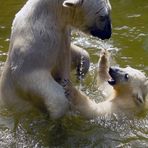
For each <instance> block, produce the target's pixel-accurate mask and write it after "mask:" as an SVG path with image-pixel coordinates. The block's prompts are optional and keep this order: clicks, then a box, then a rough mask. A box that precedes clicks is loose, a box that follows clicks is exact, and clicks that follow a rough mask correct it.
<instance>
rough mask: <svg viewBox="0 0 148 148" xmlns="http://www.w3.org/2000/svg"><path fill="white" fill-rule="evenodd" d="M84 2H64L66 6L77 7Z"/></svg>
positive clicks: (70, 0)
mask: <svg viewBox="0 0 148 148" xmlns="http://www.w3.org/2000/svg"><path fill="white" fill-rule="evenodd" d="M82 3H83V0H65V1H64V2H63V6H64V7H69V8H70V7H76V6H80V5H81V4H82Z"/></svg>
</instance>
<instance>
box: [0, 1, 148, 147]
mask: <svg viewBox="0 0 148 148" xmlns="http://www.w3.org/2000/svg"><path fill="white" fill-rule="evenodd" d="M24 2H25V0H15V1H12V0H7V1H4V0H1V1H0V67H1V69H2V67H3V63H4V61H5V60H6V56H7V51H8V45H9V36H10V28H11V23H12V20H13V17H14V15H15V13H16V12H17V11H18V10H19V9H20V7H21V6H22V5H23V3H24ZM111 3H112V7H113V12H112V18H113V37H112V39H111V40H110V41H109V43H104V42H101V41H100V40H97V39H95V38H92V37H90V36H89V37H88V36H86V35H82V34H79V33H77V32H75V31H74V33H73V37H72V40H73V42H74V43H75V44H77V45H79V46H81V47H83V48H85V49H87V50H88V51H89V53H90V56H91V61H92V63H91V67H90V72H89V74H88V75H87V77H86V79H84V80H83V87H84V88H83V89H84V91H85V93H86V94H88V95H90V96H91V97H93V98H96V97H97V96H98V93H97V91H95V90H93V91H92V83H93V78H94V73H95V71H94V69H95V66H96V63H97V61H98V49H101V48H102V47H104V44H106V45H105V46H106V47H107V48H109V49H110V50H111V52H112V53H113V59H114V61H115V62H114V63H117V64H119V65H120V66H127V65H131V66H132V67H135V68H138V69H141V70H142V71H144V72H145V73H147V74H148V66H147V65H148V60H147V59H148V26H147V24H148V19H147V12H148V3H147V1H146V0H142V1H139V0H118V1H116V0H111ZM73 81H74V83H75V84H76V85H77V86H78V85H79V83H77V81H76V80H75V78H74V77H73ZM147 125H148V116H146V117H144V118H136V119H134V120H132V119H128V118H127V117H123V118H121V119H118V118H117V117H116V116H115V117H114V118H107V119H106V118H103V117H99V118H98V119H96V120H91V121H87V120H84V119H83V118H81V117H79V116H77V115H74V116H66V117H64V118H62V119H60V120H58V121H52V120H50V119H47V117H45V116H44V115H42V114H40V113H39V112H37V111H36V110H34V111H32V112H29V113H28V112H27V113H24V114H21V115H16V114H14V113H13V112H12V111H10V110H6V109H2V108H1V109H0V147H36V148H38V147H87V148H89V147H96V148H98V147H100V148H108V147H111V148H115V147H117V148H124V147H138V148H139V147H141V148H145V147H147V145H148V126H147Z"/></svg>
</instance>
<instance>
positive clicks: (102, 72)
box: [97, 49, 110, 84]
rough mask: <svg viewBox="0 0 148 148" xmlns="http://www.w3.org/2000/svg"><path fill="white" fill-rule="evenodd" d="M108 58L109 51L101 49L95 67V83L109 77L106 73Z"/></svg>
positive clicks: (99, 82) (108, 64)
mask: <svg viewBox="0 0 148 148" xmlns="http://www.w3.org/2000/svg"><path fill="white" fill-rule="evenodd" d="M109 58H110V54H109V52H108V51H107V50H106V49H102V51H101V53H100V59H99V61H98V67H97V84H101V83H103V82H105V81H107V80H108V79H109V78H110V76H109V73H108V71H109V66H110V63H109Z"/></svg>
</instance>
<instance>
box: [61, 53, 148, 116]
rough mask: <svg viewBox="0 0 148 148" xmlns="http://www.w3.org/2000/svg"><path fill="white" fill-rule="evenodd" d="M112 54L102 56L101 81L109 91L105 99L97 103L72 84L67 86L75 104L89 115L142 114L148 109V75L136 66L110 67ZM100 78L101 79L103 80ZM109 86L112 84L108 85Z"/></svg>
mask: <svg viewBox="0 0 148 148" xmlns="http://www.w3.org/2000/svg"><path fill="white" fill-rule="evenodd" d="M108 64H109V54H108V53H107V51H105V52H104V53H103V54H101V56H100V60H99V64H98V65H99V66H98V69H97V71H98V77H99V78H98V80H99V82H100V84H101V85H106V87H103V88H104V89H107V90H102V91H106V92H109V93H110V96H108V98H104V101H102V102H100V103H96V102H95V101H93V100H92V99H90V98H89V97H87V96H86V95H85V94H84V93H83V92H80V91H78V90H77V89H76V88H74V87H73V86H72V85H71V83H69V82H68V84H65V85H64V88H65V90H66V94H67V97H68V98H69V100H71V102H72V107H73V108H74V109H75V110H78V111H79V112H80V114H82V115H83V116H84V117H86V118H89V119H91V118H95V117H98V116H108V115H109V116H110V115H115V114H116V115H117V116H118V115H119V116H120V115H122V114H124V115H127V116H133V115H139V114H140V113H142V112H143V111H146V109H148V78H147V77H146V76H145V74H144V73H143V72H141V71H139V70H137V69H134V68H131V67H126V68H120V67H109V65H108ZM100 80H101V81H100ZM107 85H109V86H107Z"/></svg>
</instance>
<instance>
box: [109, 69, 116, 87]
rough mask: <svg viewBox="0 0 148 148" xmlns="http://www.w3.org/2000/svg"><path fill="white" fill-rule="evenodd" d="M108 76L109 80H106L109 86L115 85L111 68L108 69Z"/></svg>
mask: <svg viewBox="0 0 148 148" xmlns="http://www.w3.org/2000/svg"><path fill="white" fill-rule="evenodd" d="M108 73H109V75H110V79H109V80H108V83H109V84H110V85H112V86H113V85H115V84H116V80H115V72H114V70H113V69H112V68H109V72H108Z"/></svg>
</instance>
